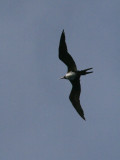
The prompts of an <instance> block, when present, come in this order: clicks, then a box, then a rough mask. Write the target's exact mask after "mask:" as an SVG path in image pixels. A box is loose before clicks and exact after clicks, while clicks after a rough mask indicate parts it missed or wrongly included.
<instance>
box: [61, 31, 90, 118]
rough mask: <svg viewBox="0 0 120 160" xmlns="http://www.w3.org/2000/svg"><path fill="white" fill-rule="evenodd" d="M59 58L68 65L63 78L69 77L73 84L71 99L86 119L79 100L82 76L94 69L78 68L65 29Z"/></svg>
mask: <svg viewBox="0 0 120 160" xmlns="http://www.w3.org/2000/svg"><path fill="white" fill-rule="evenodd" d="M59 59H60V60H61V61H63V62H64V63H65V64H66V65H67V67H68V72H67V73H66V75H65V76H64V77H61V79H68V80H69V81H70V82H71V84H72V90H71V93H70V95H69V99H70V101H71V103H72V104H73V106H74V108H75V109H76V111H77V112H78V114H79V115H80V116H81V117H82V118H83V119H84V120H85V117H84V112H83V109H82V107H81V105H80V100H79V97H80V93H81V86H80V76H81V75H86V74H89V73H92V71H90V72H87V71H88V70H90V69H92V68H88V69H85V70H81V71H79V70H77V66H76V64H75V62H74V60H73V58H72V56H71V55H70V54H69V53H68V51H67V45H66V42H65V33H64V30H63V32H62V35H61V38H60V44H59Z"/></svg>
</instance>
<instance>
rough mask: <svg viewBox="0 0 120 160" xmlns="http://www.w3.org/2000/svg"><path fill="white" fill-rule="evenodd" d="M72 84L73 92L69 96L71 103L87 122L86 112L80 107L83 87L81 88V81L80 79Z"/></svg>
mask: <svg viewBox="0 0 120 160" xmlns="http://www.w3.org/2000/svg"><path fill="white" fill-rule="evenodd" d="M71 83H72V90H71V93H70V96H69V99H70V101H71V103H72V104H73V106H74V108H75V109H76V111H77V112H78V114H79V115H80V116H81V117H82V118H83V119H84V120H85V117H84V111H83V109H82V107H81V105H80V100H79V97H80V92H81V86H80V81H79V79H77V80H74V81H71Z"/></svg>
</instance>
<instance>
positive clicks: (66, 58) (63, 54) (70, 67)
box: [59, 30, 77, 72]
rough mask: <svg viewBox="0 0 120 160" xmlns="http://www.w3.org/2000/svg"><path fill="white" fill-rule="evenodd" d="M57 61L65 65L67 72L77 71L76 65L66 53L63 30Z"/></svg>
mask: <svg viewBox="0 0 120 160" xmlns="http://www.w3.org/2000/svg"><path fill="white" fill-rule="evenodd" d="M59 59H60V60H61V61H63V62H64V63H65V64H66V65H67V67H68V72H69V71H76V70H77V67H76V64H75V62H74V60H73V58H72V56H71V55H70V54H69V53H68V51H67V45H66V42H65V33H64V30H63V32H62V34H61V38H60V44H59Z"/></svg>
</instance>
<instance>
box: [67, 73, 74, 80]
mask: <svg viewBox="0 0 120 160" xmlns="http://www.w3.org/2000/svg"><path fill="white" fill-rule="evenodd" d="M75 77H76V73H75V72H68V73H67V74H66V78H67V79H69V80H74V79H75Z"/></svg>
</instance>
